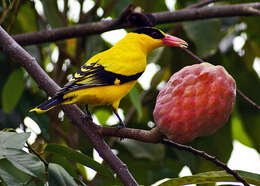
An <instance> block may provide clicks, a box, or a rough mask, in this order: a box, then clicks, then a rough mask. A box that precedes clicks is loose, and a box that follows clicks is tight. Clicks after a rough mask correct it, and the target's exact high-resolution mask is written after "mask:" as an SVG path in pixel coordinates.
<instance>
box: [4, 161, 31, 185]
mask: <svg viewBox="0 0 260 186" xmlns="http://www.w3.org/2000/svg"><path fill="white" fill-rule="evenodd" d="M0 177H1V178H2V179H3V180H4V182H5V183H6V184H7V185H12V186H21V185H22V184H25V183H26V182H27V181H29V179H30V178H31V176H29V175H28V174H26V173H24V172H23V171H21V170H19V169H17V168H16V167H14V166H13V164H12V163H10V162H9V161H8V160H7V159H5V158H4V159H0Z"/></svg>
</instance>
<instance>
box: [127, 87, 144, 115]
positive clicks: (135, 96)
mask: <svg viewBox="0 0 260 186" xmlns="http://www.w3.org/2000/svg"><path fill="white" fill-rule="evenodd" d="M129 96H130V100H131V102H132V103H133V105H134V106H135V108H136V110H137V115H138V120H140V119H141V118H142V116H143V113H142V103H141V98H140V94H139V92H138V90H137V88H136V86H134V87H133V88H132V89H131V91H130V92H129Z"/></svg>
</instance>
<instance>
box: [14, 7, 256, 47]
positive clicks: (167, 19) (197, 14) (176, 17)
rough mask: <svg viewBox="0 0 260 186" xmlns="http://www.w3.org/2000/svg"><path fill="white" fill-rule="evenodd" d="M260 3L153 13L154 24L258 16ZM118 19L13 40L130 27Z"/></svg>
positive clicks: (48, 39) (45, 39)
mask: <svg viewBox="0 0 260 186" xmlns="http://www.w3.org/2000/svg"><path fill="white" fill-rule="evenodd" d="M259 9H260V3H244V4H236V5H225V6H215V7H203V8H197V9H195V8H194V9H183V10H178V11H174V12H169V11H167V12H160V13H153V14H152V15H153V16H154V18H155V22H156V24H163V23H171V22H180V21H192V20H200V19H209V18H219V17H232V16H249V15H258V16H259V15H260V13H259V12H260V11H259ZM119 20H120V18H118V19H113V20H106V21H100V22H93V23H86V24H80V25H76V26H71V27H63V28H56V29H52V30H45V31H40V32H33V33H26V34H18V35H14V36H13V38H14V39H15V40H16V41H17V42H18V43H19V44H21V45H32V44H38V43H43V42H52V41H58V40H63V39H68V38H72V37H80V36H86V35H91V34H100V33H103V32H106V31H110V30H114V29H119V28H128V27H130V26H131V25H128V24H125V23H124V22H123V21H119Z"/></svg>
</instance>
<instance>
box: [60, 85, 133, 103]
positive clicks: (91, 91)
mask: <svg viewBox="0 0 260 186" xmlns="http://www.w3.org/2000/svg"><path fill="white" fill-rule="evenodd" d="M135 83H136V81H130V82H127V83H124V84H121V85H109V86H100V87H92V88H86V89H80V90H76V91H73V92H70V93H67V94H65V95H64V96H63V98H64V99H66V98H72V99H70V100H68V101H65V102H63V104H72V103H79V104H91V105H106V104H113V103H115V102H118V101H120V99H122V98H123V97H124V96H125V95H126V94H127V93H128V92H129V91H130V90H131V88H132V87H133V85H134V84H135Z"/></svg>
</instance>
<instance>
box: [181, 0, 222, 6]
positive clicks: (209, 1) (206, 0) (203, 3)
mask: <svg viewBox="0 0 260 186" xmlns="http://www.w3.org/2000/svg"><path fill="white" fill-rule="evenodd" d="M217 1H225V0H204V1H200V2H198V3H194V4H192V5H190V6H187V7H186V8H200V7H202V6H205V5H208V4H211V3H215V2H217Z"/></svg>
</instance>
